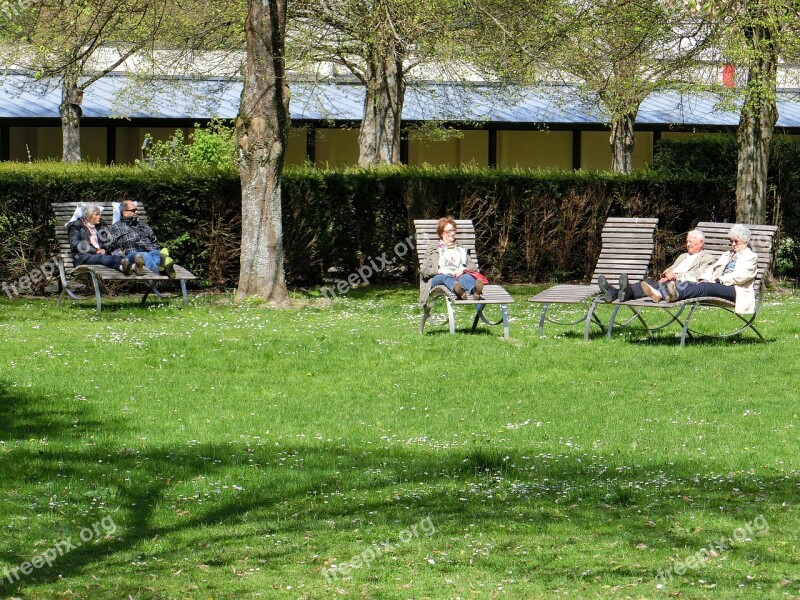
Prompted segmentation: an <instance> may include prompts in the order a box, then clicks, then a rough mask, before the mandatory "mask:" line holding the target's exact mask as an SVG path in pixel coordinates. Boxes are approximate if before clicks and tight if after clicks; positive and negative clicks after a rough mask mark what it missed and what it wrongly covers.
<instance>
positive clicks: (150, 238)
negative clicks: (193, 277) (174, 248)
mask: <svg viewBox="0 0 800 600" xmlns="http://www.w3.org/2000/svg"><path fill="white" fill-rule="evenodd" d="M120 211H121V214H122V218H121V219H120V220H119V221H117V222H116V223H114V224H113V225H112V226H111V227H110V228H109V230H108V231H109V233H110V234H111V237H112V242H111V247H112V248H113V249H119V250H121V251H122V253H123V254H124V255H125V258H127V259H128V260H129V261H130V262H131V263H134V264H135V265H136V274H137V275H141V274H142V267H143V266H146V267H147V268H148V269H150V270H151V271H152V272H153V273H165V274H166V275H167V276H168V277H169V278H170V279H175V277H177V275H176V273H175V264H174V261H173V260H172V258H170V255H169V250H168V249H167V248H160V247H159V245H158V239H157V238H156V234H155V233H154V232H153V230H152V229H151V228H150V227H148V226H147V225H145V224H144V223H141V222H140V221H139V218H138V217H137V216H136V213H137V211H138V209H137V208H136V203H135V202H134V201H132V200H123V201H122V202H121V204H120Z"/></svg>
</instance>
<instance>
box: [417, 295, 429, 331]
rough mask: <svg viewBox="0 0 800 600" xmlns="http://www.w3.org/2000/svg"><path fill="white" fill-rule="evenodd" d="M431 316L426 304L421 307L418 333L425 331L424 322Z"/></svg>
mask: <svg viewBox="0 0 800 600" xmlns="http://www.w3.org/2000/svg"><path fill="white" fill-rule="evenodd" d="M430 316H431V307H430V306H429V305H428V303H427V302H426V303H425V305H424V306H423V307H422V318H421V319H420V321H419V332H420V333H424V331H425V322H426V321H427V320H428V317H430Z"/></svg>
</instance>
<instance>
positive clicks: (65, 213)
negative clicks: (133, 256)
mask: <svg viewBox="0 0 800 600" xmlns="http://www.w3.org/2000/svg"><path fill="white" fill-rule="evenodd" d="M78 204H79V203H78V202H54V203H52V204H51V206H52V207H53V211H54V212H55V215H56V240H57V241H58V248H59V259H58V274H59V282H58V287H59V294H58V299H57V300H56V305H57V306H59V307H60V306H61V301H62V300H63V299H64V296H65V295H68V296H69V297H70V298H73V299H75V300H86V299H87V298H90V297H91V296H81V295H80V294H78V293H76V292H75V291H74V290H72V289H71V288H70V284H71V283H72V281H73V280H74V279H75V278H76V277H79V276H82V275H89V277H91V281H92V287H93V288H94V296H95V300H96V303H97V312H101V311H102V310H103V300H102V295H101V292H100V284H101V283H104V282H107V281H125V282H128V281H141V282H143V283H146V284H147V290H146V291H145V293H144V296H143V297H142V304H144V303H145V302H146V301H147V297H148V296H149V295H150V292H153V293H154V294H155V295H156V296H158V297H159V298H166V297H167V296H165V295H164V294H162V293H161V292H160V291H159V289H158V287H157V283H159V282H163V281H172V280H171V279H170V278H169V277H167V276H166V275H161V274H159V273H153V272H152V271H150V270H148V269H145V270H144V273H143V274H142V275H141V276H136V275H125V274H124V273H121V272H120V271H117V270H115V269H111V268H109V267H104V266H102V265H80V266H78V267H75V266H74V265H73V261H72V249H71V248H70V246H69V234H68V233H67V228H66V227H65V225H66V223H67V221H69V220H70V219H71V218H72V215H73V214H74V213H75V209H76V208H77V206H78ZM95 204H97V205H98V206H101V207H102V208H103V214H104V215H105V216H106V219H107V220H108V221H110V220H111V215H112V213H113V207H112V204H111V203H110V202H95ZM138 209H139V212H138V213H137V215H138V217H139V220H140V221H143V222H144V223H147V213H146V211H145V209H144V207H143V206H142V203H141V202H139V203H138ZM109 224H110V223H109ZM175 273H176V275H177V276H176V278H175V281H178V282H179V283H180V286H181V293H182V295H183V307H184V308H186V307H187V306H188V294H187V291H186V281H187V280H190V279H197V278H196V277H195V276H194V275H192V274H191V273H190V272H189V271H187V270H186V269H184V268H183V267H180V266H178V265H175Z"/></svg>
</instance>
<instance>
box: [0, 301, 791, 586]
mask: <svg viewBox="0 0 800 600" xmlns="http://www.w3.org/2000/svg"><path fill="white" fill-rule="evenodd" d="M511 291H512V293H513V294H514V296H515V298H516V299H517V302H516V303H515V304H514V305H512V306H511V315H512V319H513V320H512V323H511V334H512V340H511V341H504V340H502V339H501V338H499V337H498V335H499V333H500V331H499V329H498V328H493V329H492V330H491V331H490V330H488V329H486V328H482V329H481V330H480V332H479V333H478V334H476V335H470V334H469V333H467V332H466V331H465V330H466V329H468V326H469V324H470V323H471V315H470V314H469V311H468V310H461V311H460V312H458V317H459V325H460V326H461V327H462V328H463V329H462V331H460V332H458V333H457V334H456V335H449V334H448V333H446V332H445V331H443V330H442V329H439V330H432V331H431V332H430V333H427V334H426V335H419V333H418V331H417V329H418V319H419V309H418V308H417V307H416V290H413V289H410V288H377V289H376V288H364V289H359V290H353V291H352V292H351V293H350V294H349V295H347V296H346V297H343V298H341V299H339V300H336V301H335V302H334V303H333V304H332V305H330V306H320V305H318V304H317V303H314V302H309V303H308V304H307V305H306V306H303V307H300V308H296V309H288V310H287V309H272V308H268V307H265V306H263V305H258V304H249V305H244V306H233V305H231V304H230V303H229V302H228V301H227V299H225V298H204V299H198V300H195V301H194V302H193V303H192V306H191V307H190V309H189V310H186V311H182V310H179V309H178V301H177V300H173V301H172V302H170V303H167V304H160V305H158V304H151V305H149V306H148V307H147V308H144V309H142V308H139V306H138V304H137V301H136V299H119V300H111V301H109V302H108V305H107V309H106V310H105V311H104V312H103V314H102V316H97V315H96V313H95V312H94V310H93V306H92V305H91V304H77V303H72V304H69V305H67V306H65V307H63V308H62V309H61V310H57V309H55V307H54V303H53V301H52V300H47V301H44V300H16V301H14V302H7V301H4V302H2V303H0V335H2V339H3V344H2V346H0V369H2V371H0V385H2V389H1V390H0V400H1V402H2V405H1V406H2V409H1V410H2V418H1V420H0V525H2V538H1V539H2V544H1V545H0V577H2V582H0V595H2V596H4V597H5V596H10V597H18V598H128V597H132V598H239V597H254V598H255V597H265V598H266V597H290V598H329V597H352V598H499V597H509V598H521V597H528V598H536V597H541V598H550V597H557V596H563V597H572V598H575V597H578V598H592V597H608V598H618V597H623V598H624V597H629V598H658V597H664V598H668V597H686V598H706V597H707V598H717V597H742V598H787V597H789V598H792V597H794V598H796V597H800V547H798V541H797V539H798V531H800V516H799V515H798V504H797V503H798V498H800V466H799V465H800V441H799V440H798V437H799V436H798V434H800V431H799V430H798V424H799V423H800V420H799V419H798V414H800V407H798V397H800V392H798V383H797V381H798V375H797V366H798V364H799V363H800V344H798V335H799V334H800V320H799V318H798V317H799V316H800V300H798V299H797V298H795V297H792V296H770V297H769V298H768V299H767V306H766V307H765V309H764V311H763V313H762V317H761V318H760V328H761V330H762V331H763V332H764V334H765V336H766V337H767V339H768V343H766V344H762V343H757V342H756V341H755V339H756V338H755V336H753V335H752V334H750V333H748V334H744V335H743V336H741V337H740V338H738V339H737V340H736V341H724V342H718V341H698V342H695V343H693V344H690V345H689V346H687V347H686V348H680V347H679V345H678V341H677V339H676V337H675V333H676V331H677V329H675V328H673V329H670V330H669V331H668V332H666V333H664V334H662V335H659V336H658V337H657V338H656V339H655V340H654V341H653V342H652V343H649V342H647V341H646V338H645V337H644V335H643V334H642V332H641V330H640V329H637V328H635V327H631V328H630V330H629V331H625V332H623V331H620V332H619V333H615V335H614V338H613V339H611V340H607V339H605V338H604V337H603V336H602V335H601V334H600V333H599V331H597V330H594V334H593V338H592V340H591V341H590V342H589V343H586V342H584V341H583V339H582V329H581V328H579V327H574V328H559V327H553V326H548V327H547V328H546V333H547V336H548V337H545V338H541V339H540V338H539V337H538V336H537V329H536V327H537V320H538V307H535V306H531V305H529V304H528V303H527V302H526V301H525V299H526V298H527V297H528V295H530V293H531V292H532V291H533V288H529V287H527V288H526V287H519V288H511ZM601 316H602V317H603V318H607V316H608V313H607V312H606V311H604V310H601ZM701 317H702V318H701V319H700V320H699V321H698V322H699V323H700V324H702V325H704V326H706V327H714V326H715V324H717V323H719V322H720V321H722V320H723V318H724V315H723V314H722V313H721V311H705V312H704V313H703V314H702V315H701ZM729 323H731V324H732V321H730V322H729ZM87 532H88V533H87ZM67 542H70V543H71V546H70V545H68V543H67ZM39 557H42V558H39ZM44 558H47V559H49V561H44ZM43 562H44V564H42V563H43ZM47 562H49V563H50V565H48V564H47ZM37 564H38V565H39V566H38V567H37V566H36V565H37ZM24 571H27V572H24Z"/></svg>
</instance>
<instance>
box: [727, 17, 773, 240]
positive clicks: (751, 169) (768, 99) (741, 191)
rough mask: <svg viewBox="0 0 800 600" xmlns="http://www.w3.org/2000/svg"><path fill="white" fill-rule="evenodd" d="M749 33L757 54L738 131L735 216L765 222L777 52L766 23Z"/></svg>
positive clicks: (751, 64)
mask: <svg viewBox="0 0 800 600" xmlns="http://www.w3.org/2000/svg"><path fill="white" fill-rule="evenodd" d="M747 37H748V41H749V43H750V46H751V51H754V58H753V60H752V61H751V63H750V70H749V72H748V74H747V89H746V91H745V99H744V104H743V105H742V112H741V116H740V117H739V129H738V131H737V133H736V141H737V144H738V147H739V158H738V165H737V172H736V220H737V221H738V222H739V223H756V224H762V223H766V222H767V187H768V180H767V170H768V167H769V146H770V142H771V141H772V135H773V133H774V131H775V123H776V122H777V121H778V107H777V105H776V103H775V97H776V87H777V69H778V52H777V48H776V46H775V43H774V41H773V40H772V36H771V32H770V31H769V30H767V29H766V28H764V27H761V26H755V27H753V28H752V29H751V30H750V31H749V32H748V36H747Z"/></svg>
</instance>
